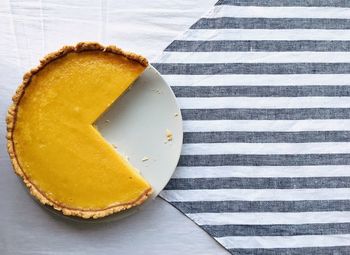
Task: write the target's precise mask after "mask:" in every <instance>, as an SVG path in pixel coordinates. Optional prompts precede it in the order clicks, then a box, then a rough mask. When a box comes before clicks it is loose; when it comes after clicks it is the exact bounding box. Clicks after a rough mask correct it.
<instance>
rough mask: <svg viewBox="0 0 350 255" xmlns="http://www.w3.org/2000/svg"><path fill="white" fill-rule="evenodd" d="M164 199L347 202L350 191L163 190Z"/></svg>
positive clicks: (189, 200)
mask: <svg viewBox="0 0 350 255" xmlns="http://www.w3.org/2000/svg"><path fill="white" fill-rule="evenodd" d="M161 194H162V197H164V198H165V199H166V200H168V201H171V202H191V201H241V200H244V201H300V200H320V199H322V200H347V199H350V189H346V188H336V189H214V190H212V189H201V190H163V191H162V193H161Z"/></svg>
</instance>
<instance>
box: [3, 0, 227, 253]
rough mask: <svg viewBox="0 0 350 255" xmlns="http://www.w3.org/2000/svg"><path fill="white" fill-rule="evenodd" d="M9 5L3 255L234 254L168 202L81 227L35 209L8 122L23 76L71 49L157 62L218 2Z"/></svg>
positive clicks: (16, 0) (38, 1)
mask: <svg viewBox="0 0 350 255" xmlns="http://www.w3.org/2000/svg"><path fill="white" fill-rule="evenodd" d="M69 2H70V1H68V0H65V1H60V2H57V1H54V0H30V1H24V0H22V1H21V0H8V1H6V0H5V1H1V2H0V20H1V22H0V32H1V34H2V36H1V38H0V59H1V61H0V77H2V79H1V84H0V119H1V120H0V169H1V170H0V208H1V212H0V216H1V221H0V254H4V255H7V254H112V252H114V253H115V252H116V251H118V254H145V250H147V251H151V252H152V254H165V253H166V254H188V253H189V252H190V253H191V254H227V252H226V251H225V250H224V249H223V248H222V247H221V246H220V245H218V244H217V243H216V242H215V241H214V240H213V239H212V238H211V237H209V236H208V235H207V234H206V233H205V232H204V231H203V230H201V229H200V228H199V227H198V226H196V225H195V224H194V223H193V222H191V221H190V220H189V219H188V218H186V217H185V216H184V215H182V214H181V213H180V212H178V211H177V210H176V209H175V208H173V207H172V206H171V205H169V204H168V203H167V202H165V201H163V200H162V199H160V198H157V199H155V201H154V202H153V203H151V204H150V205H149V206H148V207H147V208H145V209H144V210H143V211H141V212H139V213H137V214H135V215H133V216H131V217H129V218H126V219H123V220H121V221H114V222H105V223H98V224H97V223H78V222H73V221H70V220H65V219H62V218H61V217H58V216H55V215H53V214H52V213H50V212H48V211H46V210H44V209H43V208H42V207H41V206H40V205H38V204H37V203H35V202H34V201H33V200H32V199H31V197H30V195H29V194H28V192H27V191H26V189H25V188H24V187H23V185H21V181H20V180H19V179H18V178H17V177H16V176H15V175H14V174H13V172H12V168H11V165H10V161H9V158H8V156H7V152H6V141H5V116H6V111H7V107H8V105H9V104H10V98H11V95H12V94H13V93H14V91H15V89H16V87H17V86H18V84H19V83H20V81H21V78H22V75H23V73H24V72H25V71H26V70H28V69H29V68H30V67H33V66H35V65H36V64H37V63H38V59H39V58H40V57H42V56H43V55H44V54H45V53H47V52H50V51H53V50H55V49H57V48H59V47H60V46H62V45H63V44H72V43H75V42H77V41H100V42H102V43H105V44H117V45H118V46H120V47H122V48H125V49H128V50H131V51H135V52H138V53H141V54H143V55H145V56H146V57H148V59H149V60H150V61H151V62H152V60H154V59H155V58H156V57H157V56H158V55H159V54H160V53H161V52H162V50H163V49H164V48H165V47H166V46H167V45H168V44H169V43H170V42H171V41H172V40H173V39H174V38H175V37H176V36H178V35H179V34H181V33H182V32H184V31H185V30H186V28H188V27H189V26H190V25H191V24H192V23H194V22H195V21H196V20H197V19H198V18H199V17H200V16H201V15H202V14H203V13H205V12H206V11H207V10H208V9H210V7H211V6H212V5H213V4H214V3H215V2H216V1H215V0H209V1H204V0H195V1H185V0H177V1H160V0H155V1H151V2H149V1H130V0H129V1H126V0H125V1H115V2H112V1H108V0H101V1H92V0H83V1H80V2H79V3H74V4H69Z"/></svg>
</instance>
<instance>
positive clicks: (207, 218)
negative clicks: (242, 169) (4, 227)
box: [186, 212, 350, 225]
mask: <svg viewBox="0 0 350 255" xmlns="http://www.w3.org/2000/svg"><path fill="white" fill-rule="evenodd" d="M186 215H187V216H189V217H190V218H191V219H192V220H194V221H195V222H196V223H197V224H199V225H226V224H245V225H270V224H271V225H275V224H316V223H345V222H350V212H298V213H268V212H267V213H195V214H191V213H190V214H186Z"/></svg>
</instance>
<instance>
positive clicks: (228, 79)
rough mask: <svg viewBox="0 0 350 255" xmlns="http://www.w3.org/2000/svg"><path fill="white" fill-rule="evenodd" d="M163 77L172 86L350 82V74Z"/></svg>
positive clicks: (336, 83) (338, 83) (347, 83)
mask: <svg viewBox="0 0 350 255" xmlns="http://www.w3.org/2000/svg"><path fill="white" fill-rule="evenodd" d="M349 31H350V30H349ZM163 77H164V78H165V79H166V81H167V82H168V83H169V84H170V85H171V86H214V85H215V86H234V85H242V86H250V85H252V86H259V85H264V86H266V85H268V86H302V85H349V84H350V74H336V75H335V74H228V75H163Z"/></svg>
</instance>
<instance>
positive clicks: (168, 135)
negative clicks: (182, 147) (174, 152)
mask: <svg viewBox="0 0 350 255" xmlns="http://www.w3.org/2000/svg"><path fill="white" fill-rule="evenodd" d="M165 135H166V139H167V141H168V142H170V141H172V140H173V133H172V132H171V131H170V130H169V129H166V130H165Z"/></svg>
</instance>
